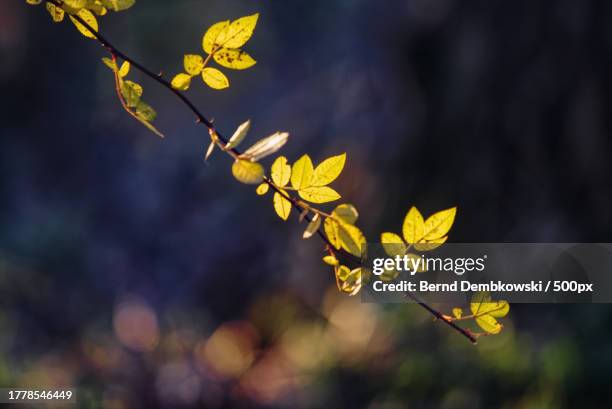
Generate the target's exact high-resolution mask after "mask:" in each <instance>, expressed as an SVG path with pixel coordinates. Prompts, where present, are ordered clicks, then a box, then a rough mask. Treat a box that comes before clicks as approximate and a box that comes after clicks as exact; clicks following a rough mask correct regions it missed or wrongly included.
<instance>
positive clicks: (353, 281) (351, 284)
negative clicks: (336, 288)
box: [340, 268, 362, 296]
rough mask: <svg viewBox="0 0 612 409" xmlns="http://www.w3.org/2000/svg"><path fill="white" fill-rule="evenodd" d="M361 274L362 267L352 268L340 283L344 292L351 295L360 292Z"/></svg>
mask: <svg viewBox="0 0 612 409" xmlns="http://www.w3.org/2000/svg"><path fill="white" fill-rule="evenodd" d="M361 275H362V274H361V268H356V269H354V270H351V271H350V272H349V273H348V274H347V275H346V277H345V278H344V279H343V280H342V283H341V285H340V289H341V290H342V292H344V293H346V294H348V295H350V296H353V295H356V294H357V293H359V290H361Z"/></svg>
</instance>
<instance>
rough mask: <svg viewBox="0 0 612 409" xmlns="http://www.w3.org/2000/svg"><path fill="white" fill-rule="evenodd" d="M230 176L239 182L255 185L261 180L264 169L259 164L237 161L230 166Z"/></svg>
mask: <svg viewBox="0 0 612 409" xmlns="http://www.w3.org/2000/svg"><path fill="white" fill-rule="evenodd" d="M232 174H233V175H234V177H235V178H236V179H237V180H238V181H239V182H242V183H246V184H250V185H256V184H259V183H261V182H262V180H263V175H264V168H263V166H261V165H260V164H259V163H256V162H250V161H247V160H242V159H238V160H236V161H234V164H233V165H232Z"/></svg>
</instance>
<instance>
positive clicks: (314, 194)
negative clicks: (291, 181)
mask: <svg viewBox="0 0 612 409" xmlns="http://www.w3.org/2000/svg"><path fill="white" fill-rule="evenodd" d="M293 169H294V172H295V165H294V166H293ZM298 194H299V195H300V197H301V198H302V199H304V200H307V201H309V202H311V203H327V202H333V201H334V200H338V199H340V197H341V196H340V194H339V193H338V192H336V191H335V190H334V189H332V188H331V187H329V186H311V187H307V188H304V189H299V190H298Z"/></svg>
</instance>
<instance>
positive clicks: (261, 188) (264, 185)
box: [255, 183, 270, 196]
mask: <svg viewBox="0 0 612 409" xmlns="http://www.w3.org/2000/svg"><path fill="white" fill-rule="evenodd" d="M269 189H270V185H268V184H267V183H262V184H261V185H259V186H257V189H256V190H255V193H257V194H258V195H259V196H262V195H265V194H266V193H268V190H269Z"/></svg>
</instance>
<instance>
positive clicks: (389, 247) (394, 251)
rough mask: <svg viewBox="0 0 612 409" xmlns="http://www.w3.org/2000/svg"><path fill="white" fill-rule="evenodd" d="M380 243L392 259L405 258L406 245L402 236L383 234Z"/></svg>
mask: <svg viewBox="0 0 612 409" xmlns="http://www.w3.org/2000/svg"><path fill="white" fill-rule="evenodd" d="M380 242H381V243H382V246H383V248H384V250H385V253H387V254H388V255H389V256H391V257H395V256H403V255H404V254H406V244H405V243H404V240H402V238H401V237H400V236H398V235H397V234H395V233H389V232H386V233H382V234H381V235H380Z"/></svg>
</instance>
